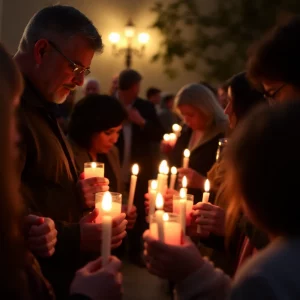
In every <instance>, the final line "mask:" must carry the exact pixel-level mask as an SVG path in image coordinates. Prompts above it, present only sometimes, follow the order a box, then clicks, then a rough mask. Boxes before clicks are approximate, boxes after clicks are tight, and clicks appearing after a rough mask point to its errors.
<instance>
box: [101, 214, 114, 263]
mask: <svg viewBox="0 0 300 300" xmlns="http://www.w3.org/2000/svg"><path fill="white" fill-rule="evenodd" d="M111 231H112V217H111V216H103V218H102V244H101V256H102V266H103V267H104V266H105V265H106V264H107V263H108V260H109V257H110V248H111V234H112V233H111Z"/></svg>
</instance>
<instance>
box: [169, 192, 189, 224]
mask: <svg viewBox="0 0 300 300" xmlns="http://www.w3.org/2000/svg"><path fill="white" fill-rule="evenodd" d="M185 199H186V205H185V207H186V211H185V212H186V226H190V225H191V221H192V217H191V213H192V211H193V205H194V196H193V195H190V194H187V195H186V198H185ZM180 200H181V197H180V194H179V195H174V196H173V213H174V214H178V215H180Z"/></svg>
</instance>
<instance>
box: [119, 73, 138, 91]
mask: <svg viewBox="0 0 300 300" xmlns="http://www.w3.org/2000/svg"><path fill="white" fill-rule="evenodd" d="M142 78H143V77H142V75H141V74H140V73H139V72H137V71H135V70H131V69H129V70H124V71H122V72H121V73H120V75H119V89H120V90H121V91H126V90H129V89H130V88H131V87H132V86H133V85H135V84H137V83H139V82H140V81H141V80H142Z"/></svg>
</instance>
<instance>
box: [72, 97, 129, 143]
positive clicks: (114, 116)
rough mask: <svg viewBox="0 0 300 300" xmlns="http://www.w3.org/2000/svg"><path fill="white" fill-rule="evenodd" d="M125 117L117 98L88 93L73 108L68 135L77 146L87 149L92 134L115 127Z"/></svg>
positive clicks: (124, 111)
mask: <svg viewBox="0 0 300 300" xmlns="http://www.w3.org/2000/svg"><path fill="white" fill-rule="evenodd" d="M126 118H127V112H126V110H125V108H124V106H123V105H122V103H121V102H119V101H118V100H117V99H115V98H113V97H111V96H107V95H88V96H86V97H84V98H83V99H81V100H80V101H78V102H77V103H76V105H75V107H74V109H73V113H72V115H71V119H70V123H69V131H68V132H69V136H70V138H71V139H72V140H73V141H74V142H75V143H77V144H78V145H79V146H81V147H83V148H85V149H88V148H89V147H90V145H91V139H92V136H93V134H95V133H99V132H102V131H105V130H108V129H110V128H113V127H117V126H119V125H121V124H122V123H123V121H124V120H125V119H126Z"/></svg>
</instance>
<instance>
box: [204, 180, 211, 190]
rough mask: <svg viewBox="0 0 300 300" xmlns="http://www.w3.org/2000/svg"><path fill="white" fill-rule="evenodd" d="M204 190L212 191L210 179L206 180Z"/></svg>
mask: <svg viewBox="0 0 300 300" xmlns="http://www.w3.org/2000/svg"><path fill="white" fill-rule="evenodd" d="M204 190H205V192H209V190H210V183H209V180H208V179H206V180H205V183H204Z"/></svg>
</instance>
